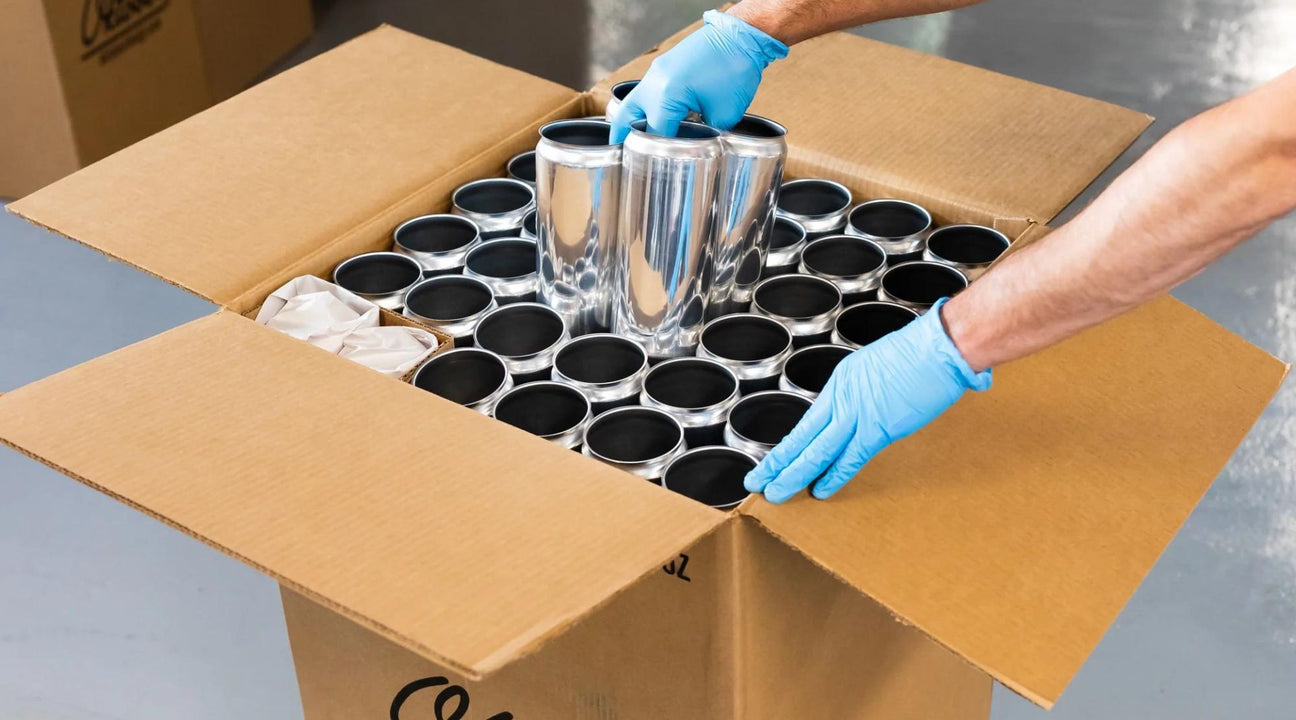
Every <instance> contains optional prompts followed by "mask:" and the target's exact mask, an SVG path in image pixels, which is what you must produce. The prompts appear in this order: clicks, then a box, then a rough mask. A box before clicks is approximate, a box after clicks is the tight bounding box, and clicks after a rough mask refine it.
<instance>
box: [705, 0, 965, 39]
mask: <svg viewBox="0 0 1296 720" xmlns="http://www.w3.org/2000/svg"><path fill="white" fill-rule="evenodd" d="M979 2H982V0H742V2H740V3H738V4H737V5H734V6H733V7H731V8H729V10H728V11H727V12H728V13H729V14H730V15H733V16H735V17H738V18H741V19H742V20H744V21H746V22H747V23H748V24H750V25H752V26H754V27H756V28H759V29H760V30H762V31H764V32H765V33H767V34H769V35H770V36H772V37H775V38H778V39H779V40H781V41H783V42H784V43H785V44H787V45H795V44H796V43H799V42H801V41H802V40H809V39H810V38H812V37H816V36H819V35H823V34H824V33H829V32H833V31H834V30H845V29H846V28H852V27H856V26H859V25H866V24H868V23H872V22H878V21H879V20H891V19H893V18H898V17H908V16H912V15H927V14H929V13H937V12H944V11H946V10H954V9H957V8H961V7H967V6H968V5H976V4H977V3H979Z"/></svg>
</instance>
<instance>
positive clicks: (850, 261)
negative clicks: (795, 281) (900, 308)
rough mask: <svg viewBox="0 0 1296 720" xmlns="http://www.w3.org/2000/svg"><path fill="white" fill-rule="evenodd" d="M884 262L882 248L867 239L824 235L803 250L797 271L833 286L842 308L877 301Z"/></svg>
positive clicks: (884, 267) (885, 257)
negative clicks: (839, 295) (839, 296)
mask: <svg viewBox="0 0 1296 720" xmlns="http://www.w3.org/2000/svg"><path fill="white" fill-rule="evenodd" d="M886 260H887V254H886V251H885V250H883V249H882V246H881V245H878V244H877V243H876V242H874V241H872V240H870V239H868V238H864V237H858V236H855V235H827V236H825V237H821V238H819V239H818V240H814V241H812V242H810V243H809V244H807V245H806V246H805V249H804V250H802V251H801V263H800V266H799V268H798V269H799V270H800V271H801V272H803V273H805V274H807V275H814V276H816V277H821V278H823V279H825V280H827V281H829V282H831V283H832V284H834V285H836V286H837V289H838V290H841V294H842V305H843V306H850V305H854V304H856V303H861V302H865V301H867V300H874V299H876V298H877V289H878V285H879V284H881V282H882V273H883V272H885V271H886Z"/></svg>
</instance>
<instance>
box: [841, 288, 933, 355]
mask: <svg viewBox="0 0 1296 720" xmlns="http://www.w3.org/2000/svg"><path fill="white" fill-rule="evenodd" d="M917 319H918V311H917V310H914V309H913V308H909V307H905V306H904V305H900V304H898V303H893V302H887V301H885V300H874V301H872V302H866V303H860V304H858V305H852V306H851V307H848V308H846V309H845V310H842V311H841V314H839V315H838V316H837V320H836V321H835V322H834V323H833V334H832V341H833V342H834V343H836V344H837V345H844V346H846V347H848V348H851V349H854V350H858V349H859V348H862V347H864V346H866V345H872V344H873V343H875V342H877V341H878V340H881V339H882V338H884V337H886V336H887V335H890V334H891V333H893V332H895V331H896V330H899V329H900V328H902V327H904V326H905V325H908V324H909V323H911V322H913V321H914V320H917Z"/></svg>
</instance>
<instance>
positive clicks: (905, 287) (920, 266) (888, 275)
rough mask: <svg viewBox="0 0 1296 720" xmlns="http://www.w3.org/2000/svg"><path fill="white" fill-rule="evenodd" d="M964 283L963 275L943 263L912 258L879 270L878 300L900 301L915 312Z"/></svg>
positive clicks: (959, 288) (965, 277) (964, 284)
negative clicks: (880, 273) (883, 271)
mask: <svg viewBox="0 0 1296 720" xmlns="http://www.w3.org/2000/svg"><path fill="white" fill-rule="evenodd" d="M967 286H968V280H967V276H966V275H964V274H963V273H961V272H959V271H958V269H956V268H953V267H951V266H949V265H945V264H943V263H936V262H929V261H927V260H915V261H913V262H907V263H901V264H899V265H896V266H895V267H891V268H888V269H887V271H886V272H885V273H882V284H881V286H880V287H878V300H886V301H889V302H893V303H897V304H900V305H904V306H905V307H907V308H911V309H913V310H915V311H916V312H918V313H919V314H921V313H925V312H927V311H928V310H929V309H931V306H932V305H935V304H936V301H937V300H940V299H941V298H944V297H953V296H954V295H956V294H958V293H959V292H960V291H962V290H963V289H964V288H966V287H967Z"/></svg>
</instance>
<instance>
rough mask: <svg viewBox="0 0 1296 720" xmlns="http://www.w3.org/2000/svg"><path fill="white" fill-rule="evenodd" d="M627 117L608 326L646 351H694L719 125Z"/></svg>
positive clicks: (704, 291)
mask: <svg viewBox="0 0 1296 720" xmlns="http://www.w3.org/2000/svg"><path fill="white" fill-rule="evenodd" d="M645 128H646V125H645V122H644V121H639V122H636V123H634V125H633V126H632V130H631V132H630V136H629V137H628V138H627V139H626V141H625V144H624V147H623V149H622V163H621V167H622V170H621V219H620V223H619V226H618V236H617V259H616V278H615V281H614V285H613V293H614V294H613V298H612V325H613V332H615V333H616V334H618V335H623V336H625V337H629V338H631V339H633V340H635V341H636V342H638V343H640V344H642V345H643V346H644V349H645V350H647V351H648V355H649V357H652V358H667V357H680V356H685V355H691V354H693V351H694V349H695V348H696V347H697V341H698V335H699V334H701V330H702V324H703V322H704V319H705V314H706V303H707V297H708V294H709V293H710V289H711V268H710V257H709V255H710V249H711V244H712V241H713V239H714V231H715V210H716V200H717V191H718V187H719V180H720V169H721V165H722V163H723V159H724V151H723V146H722V145H721V142H720V131H719V130H716V129H715V128H712V127H708V126H706V125H699V124H697V123H690V122H684V123H681V124H680V130H679V135H678V136H677V137H662V136H659V135H653V134H650V133H648V132H647V131H646V129H645Z"/></svg>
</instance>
